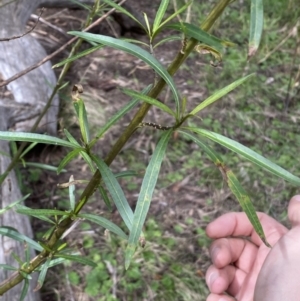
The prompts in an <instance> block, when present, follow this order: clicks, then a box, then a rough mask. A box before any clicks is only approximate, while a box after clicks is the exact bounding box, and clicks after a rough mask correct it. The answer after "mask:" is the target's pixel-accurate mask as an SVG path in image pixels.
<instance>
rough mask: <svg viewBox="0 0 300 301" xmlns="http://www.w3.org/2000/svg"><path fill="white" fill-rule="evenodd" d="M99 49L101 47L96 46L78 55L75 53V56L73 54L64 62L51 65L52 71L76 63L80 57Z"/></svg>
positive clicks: (101, 46)
mask: <svg viewBox="0 0 300 301" xmlns="http://www.w3.org/2000/svg"><path fill="white" fill-rule="evenodd" d="M101 48H103V45H97V46H94V47H92V48H89V49H86V50H84V51H82V52H80V53H77V54H75V55H73V56H71V57H69V58H67V59H65V60H62V61H61V62H59V63H57V64H55V65H53V66H52V69H55V68H58V67H61V66H63V65H65V64H69V63H72V62H73V61H76V60H78V59H79V58H81V57H84V56H86V55H89V54H91V53H93V52H94V51H96V50H98V49H101Z"/></svg>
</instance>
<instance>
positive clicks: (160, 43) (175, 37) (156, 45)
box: [153, 35, 182, 49]
mask: <svg viewBox="0 0 300 301" xmlns="http://www.w3.org/2000/svg"><path fill="white" fill-rule="evenodd" d="M178 40H182V37H181V36H178V35H172V36H168V37H166V38H164V39H162V40H160V41H159V42H157V43H156V44H155V45H154V46H153V49H155V48H156V47H158V46H160V45H162V44H164V43H167V42H171V41H178Z"/></svg>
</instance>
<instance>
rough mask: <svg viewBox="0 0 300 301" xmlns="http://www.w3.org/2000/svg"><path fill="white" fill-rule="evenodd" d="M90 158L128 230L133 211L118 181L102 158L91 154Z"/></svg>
mask: <svg viewBox="0 0 300 301" xmlns="http://www.w3.org/2000/svg"><path fill="white" fill-rule="evenodd" d="M92 158H93V160H94V162H95V163H96V165H97V167H98V169H99V171H100V173H101V176H102V179H103V182H104V183H105V185H106V188H107V189H108V191H109V193H110V195H111V197H112V199H113V201H114V203H115V205H116V207H117V209H118V211H119V213H120V215H121V217H122V219H123V221H124V223H125V225H126V226H127V228H128V229H129V231H130V230H131V226H132V219H133V212H132V210H131V208H130V206H129V204H128V202H127V199H126V197H125V194H124V192H123V190H122V188H121V186H120V184H119V182H118V181H117V179H116V177H115V176H114V174H113V173H112V172H111V170H110V169H109V167H108V166H107V165H106V163H105V162H104V161H103V160H102V159H100V158H97V157H95V156H92Z"/></svg>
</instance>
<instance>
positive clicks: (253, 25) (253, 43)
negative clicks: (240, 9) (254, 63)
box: [248, 0, 264, 59]
mask: <svg viewBox="0 0 300 301" xmlns="http://www.w3.org/2000/svg"><path fill="white" fill-rule="evenodd" d="M263 26H264V9H263V0H251V16H250V35H249V49H248V59H249V58H251V57H252V56H254V55H255V53H256V51H257V49H258V47H259V44H260V40H261V36H262V32H263Z"/></svg>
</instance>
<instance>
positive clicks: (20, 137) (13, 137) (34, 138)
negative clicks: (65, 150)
mask: <svg viewBox="0 0 300 301" xmlns="http://www.w3.org/2000/svg"><path fill="white" fill-rule="evenodd" d="M0 139H2V140H6V141H25V142H38V143H44V144H53V145H60V146H65V147H70V148H76V147H77V145H74V144H73V143H70V142H68V141H65V140H62V139H59V138H56V137H52V136H48V135H41V134H34V133H22V132H1V131H0Z"/></svg>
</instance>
